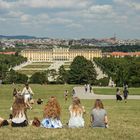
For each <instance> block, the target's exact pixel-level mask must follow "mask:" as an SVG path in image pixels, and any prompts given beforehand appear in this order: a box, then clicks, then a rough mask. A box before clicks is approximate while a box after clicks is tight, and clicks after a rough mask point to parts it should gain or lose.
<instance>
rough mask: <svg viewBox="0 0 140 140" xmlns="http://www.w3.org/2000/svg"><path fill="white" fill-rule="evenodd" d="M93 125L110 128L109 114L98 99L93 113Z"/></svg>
mask: <svg viewBox="0 0 140 140" xmlns="http://www.w3.org/2000/svg"><path fill="white" fill-rule="evenodd" d="M91 123H92V127H103V128H107V127H108V125H107V123H108V119H107V113H106V110H105V109H104V106H103V103H102V101H101V100H100V99H96V101H95V105H94V108H93V110H92V112H91Z"/></svg>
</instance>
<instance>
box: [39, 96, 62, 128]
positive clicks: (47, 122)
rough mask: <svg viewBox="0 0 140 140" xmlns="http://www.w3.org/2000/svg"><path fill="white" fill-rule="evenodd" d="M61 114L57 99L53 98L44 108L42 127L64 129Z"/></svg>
mask: <svg viewBox="0 0 140 140" xmlns="http://www.w3.org/2000/svg"><path fill="white" fill-rule="evenodd" d="M60 113H61V109H60V105H59V103H58V101H57V100H56V98H55V97H54V96H52V97H51V98H50V99H49V101H48V103H47V104H46V106H45V108H44V119H43V121H42V122H41V126H42V127H45V128H62V123H61V121H60Z"/></svg>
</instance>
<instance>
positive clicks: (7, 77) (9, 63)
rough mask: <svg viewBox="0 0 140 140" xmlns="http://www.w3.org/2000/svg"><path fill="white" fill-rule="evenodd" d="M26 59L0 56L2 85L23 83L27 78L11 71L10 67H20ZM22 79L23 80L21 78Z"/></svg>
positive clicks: (16, 56)
mask: <svg viewBox="0 0 140 140" xmlns="http://www.w3.org/2000/svg"><path fill="white" fill-rule="evenodd" d="M26 61H27V59H26V58H24V57H22V56H20V55H18V53H16V54H15V55H4V54H0V80H2V81H3V82H4V83H12V82H16V81H17V82H21V81H22V80H23V79H24V78H25V79H24V80H23V82H25V81H26V80H27V79H28V77H27V76H26V75H23V74H19V73H17V72H15V71H14V70H12V67H14V66H16V65H20V64H21V63H23V62H26ZM23 77H24V78H23Z"/></svg>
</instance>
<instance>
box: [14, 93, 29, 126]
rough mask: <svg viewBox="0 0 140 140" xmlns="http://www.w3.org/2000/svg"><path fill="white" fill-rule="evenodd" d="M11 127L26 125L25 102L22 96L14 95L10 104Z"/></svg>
mask: <svg viewBox="0 0 140 140" xmlns="http://www.w3.org/2000/svg"><path fill="white" fill-rule="evenodd" d="M12 116H13V118H12V123H11V126H12V127H25V126H27V125H28V121H27V115H26V104H25V102H24V98H23V97H22V96H18V97H16V99H15V101H14V103H13V106H12Z"/></svg>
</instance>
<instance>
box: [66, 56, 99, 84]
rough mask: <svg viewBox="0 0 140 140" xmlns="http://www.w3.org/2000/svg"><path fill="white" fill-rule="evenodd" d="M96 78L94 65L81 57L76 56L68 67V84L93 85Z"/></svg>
mask: <svg viewBox="0 0 140 140" xmlns="http://www.w3.org/2000/svg"><path fill="white" fill-rule="evenodd" d="M96 76H97V73H96V71H95V67H94V64H93V63H92V62H91V61H89V60H87V59H86V58H84V57H83V56H77V57H75V59H74V60H73V62H72V64H71V65H70V71H69V78H68V83H71V84H85V83H90V84H94V82H95V81H96Z"/></svg>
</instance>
